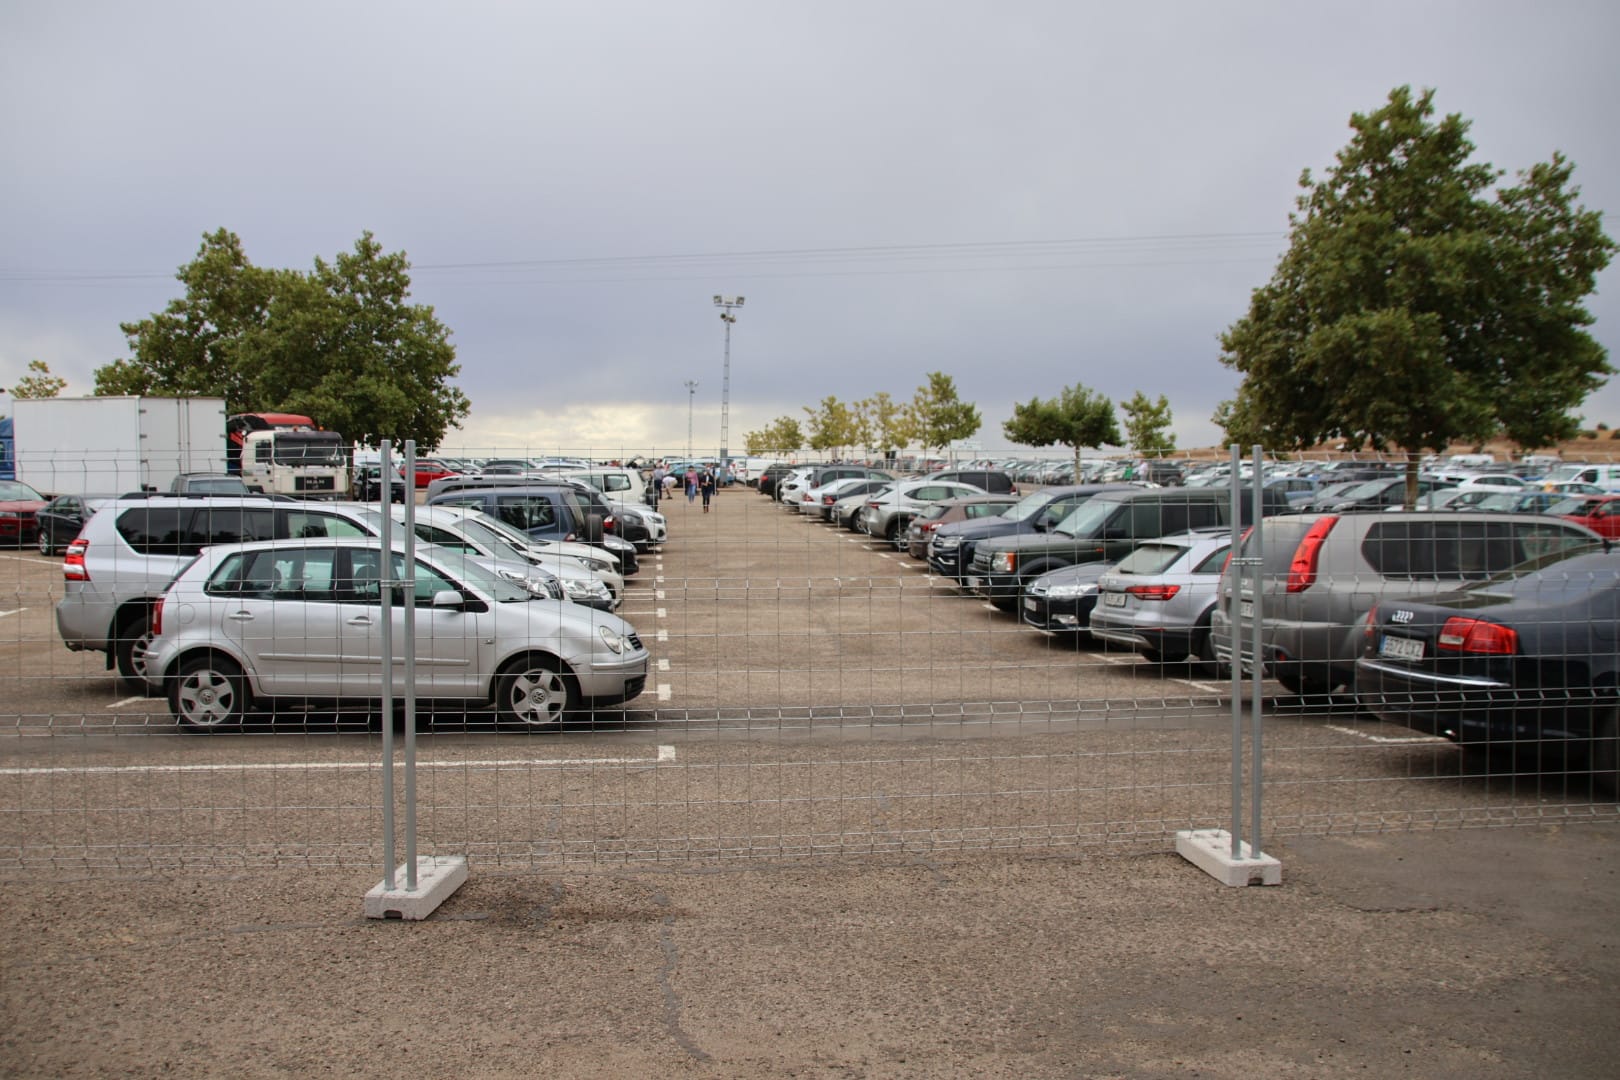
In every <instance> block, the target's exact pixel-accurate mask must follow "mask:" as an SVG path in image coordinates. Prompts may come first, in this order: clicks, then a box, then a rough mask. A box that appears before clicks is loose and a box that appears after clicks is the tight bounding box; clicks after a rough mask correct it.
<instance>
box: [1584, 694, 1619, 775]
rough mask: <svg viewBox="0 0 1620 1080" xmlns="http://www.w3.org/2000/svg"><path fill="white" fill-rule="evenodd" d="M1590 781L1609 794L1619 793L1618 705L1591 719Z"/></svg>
mask: <svg viewBox="0 0 1620 1080" xmlns="http://www.w3.org/2000/svg"><path fill="white" fill-rule="evenodd" d="M1591 755H1592V782H1593V784H1594V785H1595V786H1596V787H1597V788H1598V789H1599V790H1600V791H1605V792H1607V793H1608V794H1610V795H1620V705H1611V706H1609V707H1608V708H1607V709H1604V710H1603V711H1601V712H1600V713H1598V714H1597V715H1596V716H1594V717H1593V719H1592V747H1591Z"/></svg>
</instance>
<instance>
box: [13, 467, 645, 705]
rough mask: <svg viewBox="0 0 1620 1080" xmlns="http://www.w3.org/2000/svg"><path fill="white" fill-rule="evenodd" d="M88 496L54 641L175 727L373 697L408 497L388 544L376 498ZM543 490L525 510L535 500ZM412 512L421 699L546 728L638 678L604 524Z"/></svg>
mask: <svg viewBox="0 0 1620 1080" xmlns="http://www.w3.org/2000/svg"><path fill="white" fill-rule="evenodd" d="M502 490H503V489H500V488H494V489H479V491H480V494H487V493H490V492H500V491H502ZM521 490H522V492H523V494H524V495H526V496H533V495H535V494H536V491H538V490H541V489H538V488H525V489H521ZM544 490H545V491H547V492H548V493H549V492H550V491H552V490H553V489H551V488H547V489H544ZM555 490H557V491H560V492H563V493H564V494H563V495H561V496H559V499H558V501H557V502H555V503H553V502H552V501H551V500H550V499H549V498H548V499H546V500H545V501H544V505H545V506H548V507H555V506H557V505H565V506H568V507H570V508H585V509H589V508H591V507H592V503H591V502H590V500H589V499H587V498H583V497H581V496H580V495H579V494H578V492H577V491H576V489H574V488H572V487H566V488H557V489H555ZM82 503H83V507H82V509H83V511H84V512H86V513H88V514H89V516H88V517H87V518H86V519H84V520H83V521H82V522H81V523H80V525H79V528H78V533H77V535H76V536H75V537H74V539H73V540H72V541H71V542H70V543H69V544H68V546H67V547H66V554H65V556H64V560H63V576H64V578H65V585H64V590H63V597H62V599H61V601H60V602H59V603H58V605H57V608H56V622H57V629H58V632H59V634H60V636H61V638H62V641H63V643H64V644H65V645H67V647H68V648H69V649H73V650H93V651H100V652H103V653H105V654H106V655H107V664H108V667H109V668H111V667H116V668H117V669H118V672H119V674H120V675H121V676H122V677H123V678H124V679H125V680H127V681H128V682H130V683H131V684H132V685H135V686H137V687H142V688H145V687H150V688H151V689H153V690H156V691H160V692H162V693H164V694H166V695H167V696H168V699H169V703H170V708H171V711H172V712H173V714H174V715H175V717H176V719H177V720H178V721H179V722H180V723H181V725H182V726H184V727H186V728H188V729H190V730H198V731H206V730H215V729H218V728H220V727H223V726H233V725H235V724H238V723H240V722H241V720H242V719H243V717H244V716H245V714H246V712H247V710H248V709H249V708H251V707H252V705H253V704H254V703H255V702H259V703H271V702H273V701H274V700H275V699H277V698H282V697H288V696H292V697H298V698H302V699H317V700H321V699H329V698H330V699H345V698H361V699H368V700H375V699H376V698H377V697H379V696H380V694H381V687H382V682H381V679H382V674H381V670H382V668H381V660H380V655H381V654H380V653H379V652H378V649H379V648H380V633H381V631H380V629H379V626H380V623H379V620H380V618H381V606H382V598H381V597H382V594H381V590H382V588H383V586H384V585H385V584H386V583H388V582H395V583H397V582H400V581H401V580H403V579H404V578H405V573H404V564H403V558H404V555H403V544H404V536H403V523H404V519H405V514H406V510H405V508H404V507H394V508H392V509H391V510H389V511H388V518H391V519H392V528H393V535H394V536H395V540H394V542H393V544H392V552H391V553H387V557H386V558H385V553H384V551H383V548H382V541H381V536H382V533H383V531H384V522H385V517H384V510H383V507H382V504H380V503H373V504H366V503H342V502H321V503H306V502H302V501H299V500H293V499H285V498H275V497H266V496H249V497H225V496H167V495H162V496H159V495H135V496H120V497H107V498H103V499H85V500H82ZM538 505H539V504H536V503H533V502H525V503H523V504H522V509H523V510H524V512H525V513H528V514H538V513H540V511H539V510H538V509H537V506H538ZM492 508H494V509H497V510H502V509H510V507H507V506H506V504H500V503H495V504H492ZM414 518H415V540H416V542H417V553H418V556H419V566H418V570H417V574H416V588H415V596H416V599H417V601H418V603H419V605H420V607H421V608H422V609H423V610H422V612H421V614H420V616H419V620H418V625H417V631H416V641H417V651H416V678H415V683H414V685H415V686H416V688H417V690H418V692H419V693H420V694H421V696H422V697H423V698H427V699H455V700H458V701H469V702H471V703H473V704H474V705H478V706H482V707H490V708H493V709H494V710H495V711H496V713H497V714H498V715H499V716H500V717H501V718H502V719H503V720H507V721H511V722H514V723H522V724H524V725H526V726H553V725H555V724H557V723H559V722H560V720H561V718H562V717H563V716H564V715H566V714H567V713H569V712H572V711H574V710H577V709H580V708H584V707H585V706H587V705H591V704H603V703H607V702H618V701H626V700H629V699H630V698H633V697H635V696H636V695H637V694H639V693H640V692H641V689H642V687H643V684H644V681H645V677H646V671H647V662H648V656H647V652H646V650H645V649H644V648H643V647H642V646H641V644H640V641H639V639H638V638H637V637H636V635H635V631H634V629H633V628H632V627H630V626H629V624H628V623H625V622H624V621H623V620H621V619H618V617H617V616H615V615H613V614H612V611H613V610H614V609H616V608H617V607H618V606H619V605H620V603H621V602H622V599H623V592H624V586H625V577H626V576H629V575H633V574H634V573H635V572H636V564H635V554H636V552H635V548H634V547H633V546H632V545H630V544H628V543H625V542H623V541H618V545H617V546H616V547H615V546H611V545H608V544H606V541H607V539H608V538H607V537H606V536H604V535H602V534H600V533H598V536H597V542H596V543H594V544H584V543H579V542H577V541H576V540H575V539H573V538H571V537H570V538H552V537H549V536H536V535H531V534H530V532H528V531H524V530H521V529H519V528H515V527H514V526H513V524H512V523H511V521H510V515H507V517H505V518H503V517H501V516H492V515H486V514H485V513H483V512H482V509H480V507H479V506H477V505H468V504H466V503H461V504H455V505H451V504H448V503H447V504H444V505H428V506H422V507H418V508H415V510H414ZM525 521H526V522H532V518H525ZM53 544H54V541H53ZM41 546H42V548H43V546H44V543H43V541H42V543H41ZM385 571H386V572H385ZM390 595H392V594H390ZM398 599H399V600H400V601H401V603H403V600H404V594H401V595H400V596H399V597H398ZM165 611H167V613H168V619H167V621H165V618H164V614H165ZM393 619H394V620H395V621H396V622H397V621H398V620H401V619H403V613H402V610H400V609H396V611H395V614H394V616H393ZM398 629H399V631H400V633H401V634H402V633H403V629H402V627H400V628H398ZM394 640H395V641H396V642H402V641H403V637H402V636H396V637H395V639H394ZM398 647H399V646H397V645H396V651H397V649H398ZM402 677H403V676H402V674H400V673H398V672H396V675H395V678H396V680H397V679H400V678H402Z"/></svg>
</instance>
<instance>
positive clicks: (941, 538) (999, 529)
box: [928, 484, 1134, 584]
mask: <svg viewBox="0 0 1620 1080" xmlns="http://www.w3.org/2000/svg"><path fill="white" fill-rule="evenodd" d="M1122 489H1123V490H1134V488H1133V487H1132V485H1130V484H1076V485H1071V486H1069V487H1058V488H1044V489H1042V490H1040V491H1034V492H1031V493H1030V494H1028V495H1025V496H1024V497H1023V498H1022V499H1019V500H1018V502H1016V503H1014V504H1013V505H1012V506H1009V507H1008V508H1007V509H1006V510H1004V511H1003V512H1001V513H1000V514H997V515H996V516H994V517H987V518H978V519H976V520H973V521H958V522H956V523H955V524H952V525H942V526H940V527H939V528H938V529H936V530H935V531H934V538H933V539H932V540H930V541H929V542H928V566H929V569H931V570H933V572H934V573H936V574H943V575H945V576H946V577H953V578H955V579H956V580H957V582H958V583H959V584H966V581H967V568H968V565H969V564H970V563H971V562H972V561H973V551H974V548H975V547H976V546H977V545H978V544H979V543H980V542H982V541H984V540H988V539H991V538H994V537H998V536H1011V535H1018V534H1023V533H1032V532H1045V531H1046V530H1047V529H1050V528H1051V527H1052V526H1053V525H1056V524H1057V523H1058V522H1060V521H1062V520H1063V519H1064V518H1066V517H1068V516H1069V513H1070V512H1071V511H1073V510H1074V508H1075V507H1077V506H1079V505H1080V504H1081V503H1083V502H1085V501H1086V500H1087V499H1089V498H1091V497H1092V496H1093V495H1096V494H1097V493H1099V492H1103V491H1119V490H1122Z"/></svg>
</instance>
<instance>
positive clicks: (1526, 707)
mask: <svg viewBox="0 0 1620 1080" xmlns="http://www.w3.org/2000/svg"><path fill="white" fill-rule="evenodd" d="M1617 675H1620V553H1617V552H1605V553H1600V554H1591V555H1577V556H1575V557H1574V558H1570V559H1563V560H1560V561H1555V562H1551V563H1549V564H1548V565H1545V566H1543V567H1541V568H1540V569H1537V570H1534V571H1532V572H1530V573H1528V574H1524V575H1523V576H1520V577H1517V578H1514V577H1512V576H1511V573H1510V574H1508V575H1504V576H1502V577H1499V578H1493V579H1491V580H1490V581H1484V582H1481V583H1480V584H1478V585H1476V586H1474V587H1472V588H1470V589H1466V590H1463V591H1460V592H1456V593H1452V594H1449V595H1446V596H1442V597H1432V598H1430V600H1429V602H1427V603H1415V602H1411V603H1409V602H1407V601H1403V600H1399V599H1392V600H1385V601H1382V602H1380V603H1379V604H1378V605H1377V606H1376V607H1374V608H1373V609H1372V610H1371V611H1370V612H1368V615H1367V622H1366V630H1365V636H1364V642H1363V647H1362V655H1361V659H1360V660H1359V661H1358V662H1357V664H1356V690H1357V693H1358V694H1359V696H1360V699H1361V703H1362V704H1363V705H1364V706H1365V707H1366V708H1368V709H1370V710H1371V711H1372V712H1373V713H1375V714H1377V715H1378V716H1379V717H1380V718H1382V719H1384V720H1388V721H1390V722H1392V723H1401V724H1406V725H1408V726H1410V727H1413V728H1416V729H1418V730H1420V731H1426V732H1428V733H1430V734H1434V735H1443V736H1445V737H1446V738H1448V739H1451V740H1453V741H1456V742H1459V743H1463V744H1502V745H1509V746H1514V747H1520V748H1524V749H1531V750H1540V749H1545V748H1549V747H1551V746H1553V745H1555V744H1556V745H1559V746H1574V747H1575V748H1576V749H1577V750H1578V751H1581V752H1584V753H1585V755H1586V756H1587V757H1588V758H1589V760H1590V762H1591V766H1592V769H1593V772H1594V774H1595V779H1596V780H1597V781H1598V783H1599V784H1601V785H1602V786H1604V787H1605V788H1606V789H1607V790H1608V791H1610V792H1613V791H1615V784H1616V740H1617V738H1620V733H1617V731H1616V718H1617V717H1620V696H1617V692H1616V676H1617Z"/></svg>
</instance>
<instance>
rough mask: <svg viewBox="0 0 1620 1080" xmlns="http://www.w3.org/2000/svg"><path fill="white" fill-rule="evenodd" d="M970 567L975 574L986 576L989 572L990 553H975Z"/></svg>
mask: <svg viewBox="0 0 1620 1080" xmlns="http://www.w3.org/2000/svg"><path fill="white" fill-rule="evenodd" d="M971 565H972V567H973V570H974V572H975V573H979V574H988V573H989V572H990V553H989V552H988V551H975V552H974V553H973V562H972V564H971Z"/></svg>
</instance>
